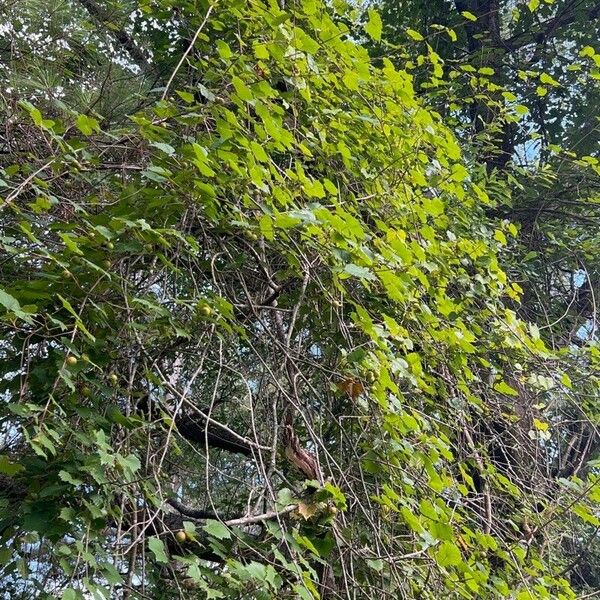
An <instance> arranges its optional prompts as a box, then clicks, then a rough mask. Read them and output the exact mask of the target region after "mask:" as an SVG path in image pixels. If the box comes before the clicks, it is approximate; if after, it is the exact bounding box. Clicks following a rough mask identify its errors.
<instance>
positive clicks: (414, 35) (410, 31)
mask: <svg viewBox="0 0 600 600" xmlns="http://www.w3.org/2000/svg"><path fill="white" fill-rule="evenodd" d="M406 34H407V35H408V36H409V37H411V38H412V39H413V40H416V41H417V42H422V41H423V40H424V39H425V38H424V37H423V36H422V35H421V34H420V33H419V32H418V31H415V30H414V29H407V30H406Z"/></svg>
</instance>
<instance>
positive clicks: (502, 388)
mask: <svg viewBox="0 0 600 600" xmlns="http://www.w3.org/2000/svg"><path fill="white" fill-rule="evenodd" d="M494 389H495V390H496V391H497V392H500V393H501V394H504V395H505V396H518V395H519V392H518V391H517V390H515V389H514V388H512V387H510V385H508V383H506V382H505V381H500V382H499V383H496V384H494Z"/></svg>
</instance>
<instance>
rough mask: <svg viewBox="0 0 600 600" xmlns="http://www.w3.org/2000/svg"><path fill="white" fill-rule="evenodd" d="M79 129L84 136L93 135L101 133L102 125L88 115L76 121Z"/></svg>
mask: <svg viewBox="0 0 600 600" xmlns="http://www.w3.org/2000/svg"><path fill="white" fill-rule="evenodd" d="M75 125H77V129H79V131H81V133H83V135H92V133H94V132H95V131H96V132H99V131H100V124H99V123H98V121H96V119H94V117H88V116H87V115H79V116H78V117H77V119H76V121H75Z"/></svg>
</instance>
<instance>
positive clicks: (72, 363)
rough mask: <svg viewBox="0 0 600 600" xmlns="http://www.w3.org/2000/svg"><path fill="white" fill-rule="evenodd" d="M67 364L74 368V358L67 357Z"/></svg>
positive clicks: (75, 361) (75, 360) (75, 362)
mask: <svg viewBox="0 0 600 600" xmlns="http://www.w3.org/2000/svg"><path fill="white" fill-rule="evenodd" d="M67 364H68V365H69V366H70V367H74V366H75V365H76V364H77V359H76V358H75V357H74V356H67Z"/></svg>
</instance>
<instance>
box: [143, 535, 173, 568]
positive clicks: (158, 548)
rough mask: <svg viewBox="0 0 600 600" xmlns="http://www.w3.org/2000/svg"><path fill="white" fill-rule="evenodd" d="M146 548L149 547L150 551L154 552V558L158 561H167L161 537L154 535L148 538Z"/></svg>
mask: <svg viewBox="0 0 600 600" xmlns="http://www.w3.org/2000/svg"><path fill="white" fill-rule="evenodd" d="M148 548H150V551H151V552H152V554H154V558H155V559H156V560H157V561H158V562H160V563H164V564H166V563H168V562H169V557H168V556H167V553H166V551H165V545H164V543H163V541H162V540H161V539H159V538H157V537H154V536H153V537H150V538H148Z"/></svg>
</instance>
